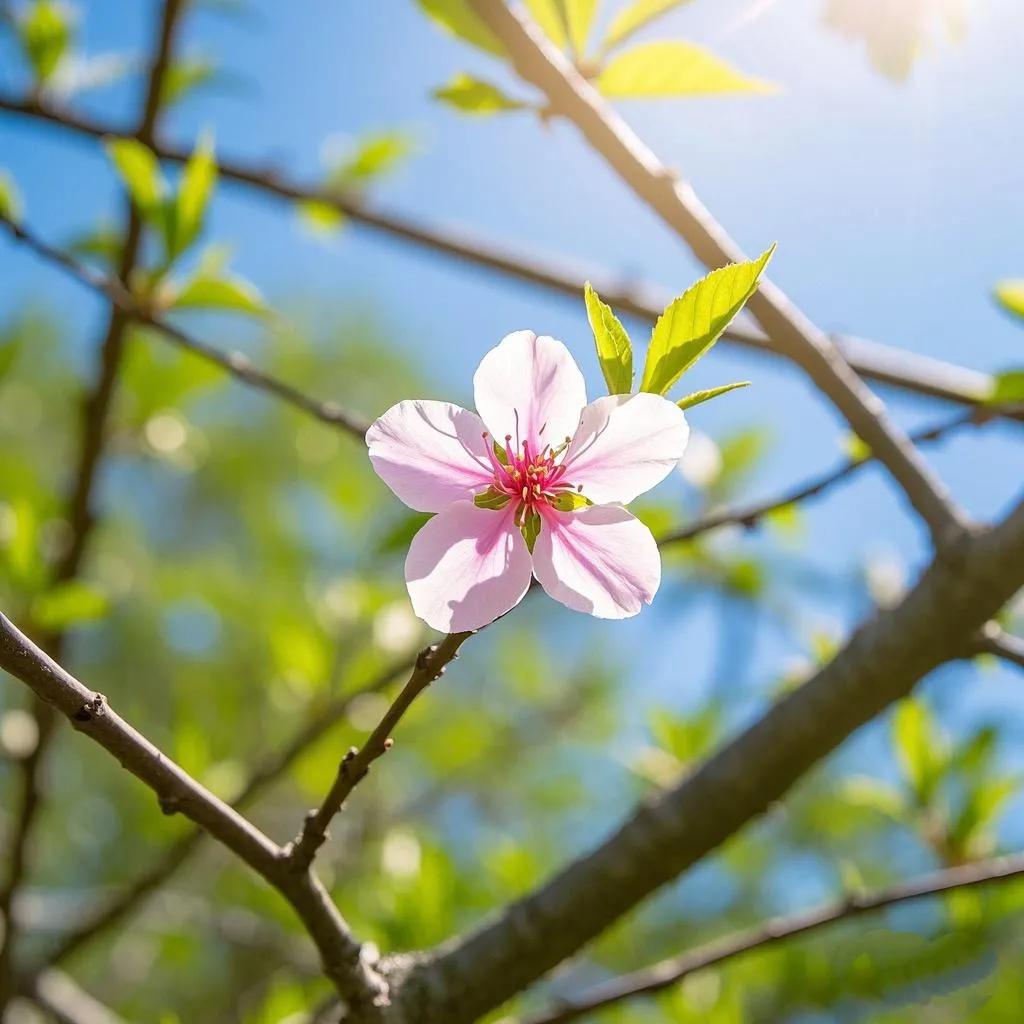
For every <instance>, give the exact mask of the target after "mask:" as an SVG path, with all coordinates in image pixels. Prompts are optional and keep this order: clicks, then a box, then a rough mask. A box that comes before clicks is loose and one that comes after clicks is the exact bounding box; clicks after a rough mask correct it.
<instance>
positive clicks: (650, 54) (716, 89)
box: [597, 41, 774, 99]
mask: <svg viewBox="0 0 1024 1024" xmlns="http://www.w3.org/2000/svg"><path fill="white" fill-rule="evenodd" d="M597 88H598V89H599V90H600V91H601V92H602V93H603V94H604V95H605V96H607V97H609V98H610V99H657V98H662V97H671V96H702V95H711V94H717V93H737V92H756V93H764V92H771V91H772V90H773V89H774V86H773V85H771V84H770V83H768V82H764V81H761V80H760V79H757V78H750V77H749V76H747V75H744V74H742V73H741V72H739V71H736V70H735V69H734V68H733V67H731V66H730V65H729V64H727V63H726V62H725V61H723V60H721V59H720V58H719V57H716V56H715V55H714V54H713V53H710V52H709V51H707V50H705V49H704V48H703V47H700V46H697V45H696V44H694V43H684V42H675V41H662V42H654V43H640V44H638V45H637V46H634V47H633V48H632V49H629V50H624V51H623V52H622V53H620V54H618V55H617V56H615V57H612V59H611V60H610V61H609V62H608V63H607V64H606V65H605V67H604V69H603V70H602V71H601V73H600V74H599V75H598V77H597Z"/></svg>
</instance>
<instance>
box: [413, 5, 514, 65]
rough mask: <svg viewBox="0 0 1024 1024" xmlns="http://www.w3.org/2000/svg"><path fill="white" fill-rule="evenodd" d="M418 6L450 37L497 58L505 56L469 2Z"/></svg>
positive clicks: (502, 49)
mask: <svg viewBox="0 0 1024 1024" xmlns="http://www.w3.org/2000/svg"><path fill="white" fill-rule="evenodd" d="M419 5H420V7H421V8H422V9H423V12H424V14H426V15H427V16H428V17H430V18H432V19H433V20H434V21H436V22H437V23H438V24H439V25H441V26H442V27H443V28H445V29H447V30H448V31H449V32H451V34H452V35H454V36H458V37H459V38H460V39H464V40H465V41H466V42H467V43H471V44H472V45H473V46H476V47H478V48H479V49H481V50H486V51H487V53H493V54H494V55H495V56H497V57H504V56H505V47H504V46H502V45H501V43H500V42H499V41H498V39H497V37H496V36H495V35H494V33H493V32H492V31H491V30H490V29H489V28H488V27H487V26H486V25H485V24H484V23H483V22H482V21H481V20H480V19H479V18H478V17H477V16H476V14H475V13H474V11H473V8H472V7H471V6H470V3H469V0H419Z"/></svg>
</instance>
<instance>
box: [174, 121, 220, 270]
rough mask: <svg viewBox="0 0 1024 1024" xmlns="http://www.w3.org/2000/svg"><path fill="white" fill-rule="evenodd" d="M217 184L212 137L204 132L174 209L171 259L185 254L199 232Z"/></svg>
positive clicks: (182, 178) (193, 153)
mask: <svg viewBox="0 0 1024 1024" xmlns="http://www.w3.org/2000/svg"><path fill="white" fill-rule="evenodd" d="M216 181H217V163H216V160H215V159H214V154H213V137H212V135H210V134H207V133H204V134H203V135H202V136H201V137H200V139H199V142H198V143H197V144H196V148H195V149H194V150H193V152H192V156H191V157H189V160H188V163H186V164H185V170H184V171H183V172H182V176H181V183H180V184H179V186H178V196H177V200H176V204H175V205H176V209H175V235H174V244H173V246H172V247H171V252H170V253H169V255H170V256H172V257H173V256H177V255H179V254H180V253H182V252H184V251H185V250H186V249H187V248H188V247H189V246H190V245H191V244H192V243H193V242H194V241H195V239H196V236H197V235H198V234H199V232H200V231H201V230H202V226H203V220H204V218H205V216H206V208H207V206H208V205H209V202H210V196H211V195H212V194H213V189H214V186H215V184H216Z"/></svg>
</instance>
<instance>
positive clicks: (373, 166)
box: [325, 132, 413, 189]
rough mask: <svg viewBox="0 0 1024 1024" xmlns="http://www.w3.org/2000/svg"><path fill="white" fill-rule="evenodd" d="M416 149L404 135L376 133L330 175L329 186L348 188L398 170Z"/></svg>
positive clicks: (358, 145)
mask: <svg viewBox="0 0 1024 1024" xmlns="http://www.w3.org/2000/svg"><path fill="white" fill-rule="evenodd" d="M412 149H413V140H412V139H411V138H410V137H409V136H408V135H407V134H406V133H404V132H376V133H374V134H373V135H368V136H367V137H366V138H364V139H361V140H360V141H359V142H358V143H357V144H356V146H355V148H354V149H353V150H352V151H351V152H350V153H349V154H348V155H347V156H345V158H344V159H343V160H341V161H339V162H338V163H337V165H336V166H335V167H333V168H332V170H331V171H330V173H329V174H328V177H327V181H326V183H325V184H326V187H327V188H329V189H331V188H334V189H348V188H352V187H353V186H355V185H362V184H364V183H365V182H366V181H368V180H369V179H371V178H377V177H380V175H382V174H387V173H388V172H389V171H392V170H394V169H395V167H397V166H398V165H399V164H400V163H401V162H402V161H403V160H405V159H406V157H408V155H409V153H411V152H412Z"/></svg>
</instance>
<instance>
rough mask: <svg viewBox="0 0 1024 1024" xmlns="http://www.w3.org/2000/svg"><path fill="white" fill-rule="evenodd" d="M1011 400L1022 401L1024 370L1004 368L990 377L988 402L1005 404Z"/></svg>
mask: <svg viewBox="0 0 1024 1024" xmlns="http://www.w3.org/2000/svg"><path fill="white" fill-rule="evenodd" d="M1011 402H1024V370H1004V371H1003V372H1002V373H997V374H996V375H995V377H993V378H992V391H991V392H990V393H989V396H988V403H989V404H990V405H1007V404H1009V403H1011Z"/></svg>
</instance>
